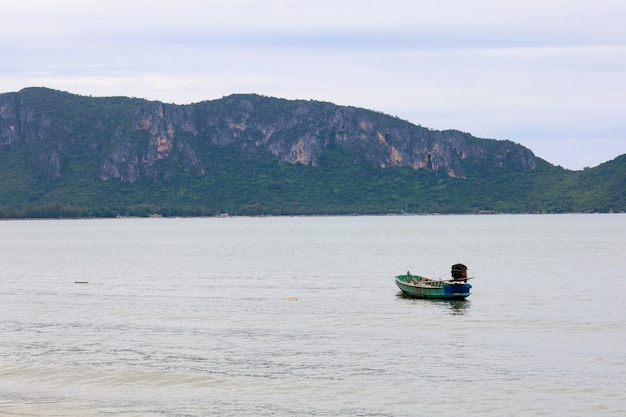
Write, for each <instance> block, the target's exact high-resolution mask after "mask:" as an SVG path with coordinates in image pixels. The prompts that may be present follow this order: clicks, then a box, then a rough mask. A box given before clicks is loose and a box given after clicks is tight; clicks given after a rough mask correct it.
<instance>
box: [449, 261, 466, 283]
mask: <svg viewBox="0 0 626 417" xmlns="http://www.w3.org/2000/svg"><path fill="white" fill-rule="evenodd" d="M452 279H454V280H455V281H463V282H467V267H466V266H465V265H463V264H454V265H452Z"/></svg>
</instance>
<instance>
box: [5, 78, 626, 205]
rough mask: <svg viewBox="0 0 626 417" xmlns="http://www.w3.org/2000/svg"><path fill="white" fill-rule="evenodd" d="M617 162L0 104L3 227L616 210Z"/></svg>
mask: <svg viewBox="0 0 626 417" xmlns="http://www.w3.org/2000/svg"><path fill="white" fill-rule="evenodd" d="M625 164H626V162H625V161H624V160H623V159H620V158H618V159H616V160H615V161H612V162H611V163H607V164H603V165H602V166H600V167H596V168H592V169H588V170H585V171H580V172H572V171H568V170H564V169H562V168H560V167H555V166H553V165H551V164H549V163H548V162H546V161H544V160H542V159H540V158H538V157H536V156H535V155H534V154H533V153H532V151H530V150H529V149H527V148H525V147H523V146H521V145H519V144H515V143H513V142H510V141H505V140H493V139H480V138H476V137H473V136H471V135H470V134H468V133H463V132H459V131H456V130H446V131H437V130H432V129H428V128H425V127H422V126H416V125H413V124H411V123H409V122H406V121H403V120H400V119H398V118H395V117H391V116H388V115H385V114H382V113H378V112H374V111H370V110H365V109H359V108H355V107H346V106H337V105H334V104H332V103H326V102H318V101H305V100H285V99H278V98H272V97H264V96H259V95H254V94H236V95H231V96H227V97H224V98H222V99H219V100H212V101H203V102H200V103H195V104H190V105H175V104H166V103H162V102H157V101H147V100H143V99H137V98H128V97H105V98H100V97H98V98H96V97H85V96H78V95H73V94H70V93H66V92H61V91H55V90H51V89H47V88H27V89H24V90H21V91H19V92H16V93H5V94H0V178H2V184H0V216H5V217H7V216H15V217H20V216H31V217H33V216H34V217H57V216H111V215H118V214H124V215H126V214H139V215H144V214H147V213H151V212H158V213H161V214H166V215H210V214H216V213H219V212H225V211H227V212H230V213H234V214H254V215H258V214H337V213H351V212H359V213H388V212H390V211H391V212H399V211H407V210H408V211H411V212H478V211H498V212H528V211H541V212H544V211H550V212H552V211H555V212H562V211H609V210H620V211H621V210H624V208H626V202H625V201H624V200H625V198H626V197H624V195H625V194H626V193H624V192H623V185H621V184H622V183H623V182H624V181H623V179H624V165H625ZM609 183H610V184H613V187H609V188H607V187H606V186H605V185H606V184H609ZM620 187H621V188H620ZM616 189H617V190H620V191H619V192H620V193H621V195H618V196H617V197H618V198H616V195H615V191H616Z"/></svg>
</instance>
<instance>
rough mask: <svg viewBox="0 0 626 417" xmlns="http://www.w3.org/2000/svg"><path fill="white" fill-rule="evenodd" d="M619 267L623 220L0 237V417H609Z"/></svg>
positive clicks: (619, 377) (17, 229) (39, 226)
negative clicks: (460, 279) (458, 274)
mask: <svg viewBox="0 0 626 417" xmlns="http://www.w3.org/2000/svg"><path fill="white" fill-rule="evenodd" d="M625 254H626V215H623V214H604V215H600V214H587V215H578V214H575V215H574V214H572V215H485V216H395V217H393V216H381V217H373V216H372V217H370V216H352V217H274V218H273V217H268V218H193V219H166V218H161V219H108V220H16V221H2V222H0V261H1V262H0V265H1V275H0V416H11V417H17V416H20V417H25V416H46V417H49V416H86V417H90V416H124V417H126V416H394V417H395V416H494V417H495V416H497V417H502V416H623V415H624V410H625V409H626V395H625V394H624V387H626V347H625V346H626V308H625V307H624V299H625V298H626V289H625V288H626V285H625V283H626V266H625V265H624V261H625V260H626V257H625ZM458 262H461V263H464V264H465V265H467V266H468V268H469V275H470V276H472V277H473V279H472V280H471V281H470V283H471V284H472V285H473V289H472V295H471V296H470V297H469V298H468V299H467V300H466V301H434V300H418V299H411V298H406V297H403V296H402V295H401V294H400V293H399V290H398V289H397V287H396V286H395V284H394V281H393V277H394V276H395V275H399V274H404V273H406V272H407V270H408V271H410V272H411V273H415V274H419V275H424V276H428V277H431V278H438V279H446V278H448V277H449V274H450V266H451V265H452V264H454V263H458Z"/></svg>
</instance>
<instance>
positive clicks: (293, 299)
mask: <svg viewBox="0 0 626 417" xmlns="http://www.w3.org/2000/svg"><path fill="white" fill-rule="evenodd" d="M285 300H286V301H298V299H297V298H296V297H289V298H285Z"/></svg>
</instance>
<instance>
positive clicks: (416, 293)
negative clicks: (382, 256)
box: [396, 275, 472, 300]
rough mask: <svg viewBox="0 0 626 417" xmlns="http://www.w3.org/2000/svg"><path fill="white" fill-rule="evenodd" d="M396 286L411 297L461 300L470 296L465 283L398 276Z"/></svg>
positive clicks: (416, 276) (468, 286)
mask: <svg viewBox="0 0 626 417" xmlns="http://www.w3.org/2000/svg"><path fill="white" fill-rule="evenodd" d="M396 285H397V286H398V288H400V290H402V292H403V293H404V294H406V295H409V296H411V297H417V298H436V299H448V300H463V299H465V298H467V297H469V296H470V289H471V288H472V286H471V284H468V283H467V282H463V281H459V282H451V281H435V280H431V279H428V278H424V277H420V276H418V275H398V276H396Z"/></svg>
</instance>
